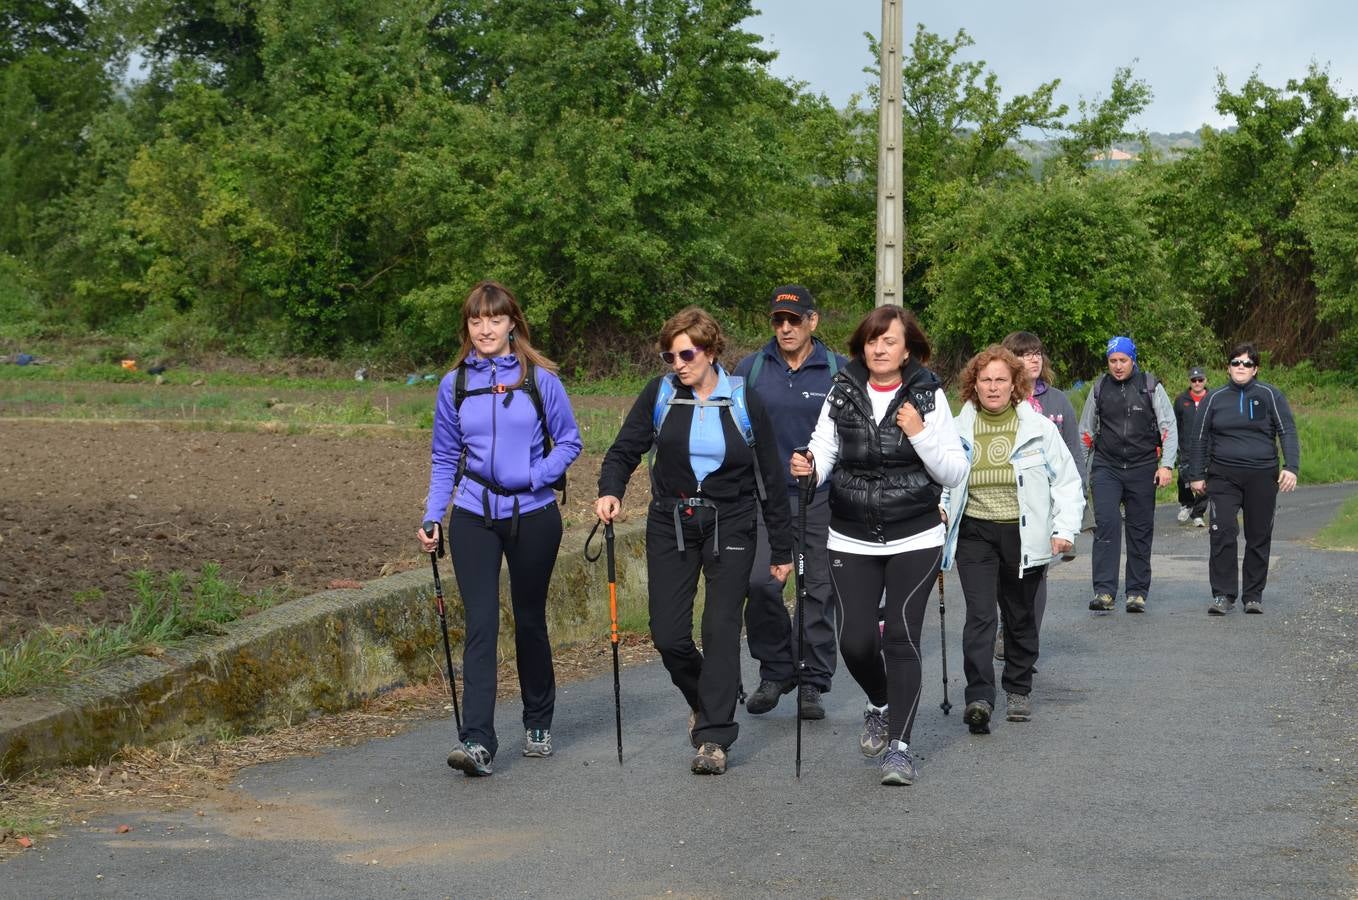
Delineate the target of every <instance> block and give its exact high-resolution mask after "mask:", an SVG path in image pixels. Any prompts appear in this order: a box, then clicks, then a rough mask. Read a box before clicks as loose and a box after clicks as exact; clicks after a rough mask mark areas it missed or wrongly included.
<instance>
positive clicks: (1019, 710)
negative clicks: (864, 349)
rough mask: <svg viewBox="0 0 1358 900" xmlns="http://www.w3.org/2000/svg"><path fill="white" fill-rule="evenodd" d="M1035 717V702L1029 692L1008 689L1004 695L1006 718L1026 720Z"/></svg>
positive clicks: (1013, 720) (1015, 720) (1019, 720)
mask: <svg viewBox="0 0 1358 900" xmlns="http://www.w3.org/2000/svg"><path fill="white" fill-rule="evenodd" d="M1032 717H1033V702H1032V701H1031V700H1029V699H1028V695H1027V694H1015V693H1014V692H1013V691H1008V692H1006V693H1005V695H1004V718H1005V719H1006V720H1007V721H1009V722H1026V721H1028V720H1029V719H1031V718H1032Z"/></svg>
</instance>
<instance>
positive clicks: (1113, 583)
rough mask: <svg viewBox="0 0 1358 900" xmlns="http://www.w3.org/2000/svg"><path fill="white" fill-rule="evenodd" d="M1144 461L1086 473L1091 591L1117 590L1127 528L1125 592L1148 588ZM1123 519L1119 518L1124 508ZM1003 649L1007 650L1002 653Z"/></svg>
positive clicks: (1149, 510) (1149, 498) (1148, 480)
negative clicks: (1090, 496) (1090, 514)
mask: <svg viewBox="0 0 1358 900" xmlns="http://www.w3.org/2000/svg"><path fill="white" fill-rule="evenodd" d="M1158 465H1159V464H1158V463H1155V462H1150V463H1146V464H1145V465H1144V466H1137V467H1135V468H1132V469H1118V468H1114V467H1112V466H1107V465H1098V464H1097V461H1096V465H1095V467H1094V470H1093V471H1092V472H1090V474H1089V487H1090V491H1091V493H1093V495H1094V552H1093V553H1092V554H1090V557H1091V567H1092V568H1093V572H1094V593H1095V594H1109V595H1111V596H1113V597H1116V596H1117V593H1118V562H1119V561H1120V557H1121V555H1122V532H1123V530H1124V528H1125V530H1126V532H1127V575H1126V583H1125V585H1124V586H1125V587H1126V590H1127V594H1128V595H1129V596H1130V595H1132V594H1140V595H1141V596H1143V597H1146V596H1149V594H1150V588H1151V540H1152V538H1154V537H1155V470H1156V468H1157V466H1158ZM1124 511H1125V512H1126V517H1127V518H1126V521H1125V522H1124V521H1123V516H1122V514H1123V512H1124ZM1005 652H1006V653H1008V650H1006V651H1005Z"/></svg>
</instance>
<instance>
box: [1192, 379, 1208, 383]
mask: <svg viewBox="0 0 1358 900" xmlns="http://www.w3.org/2000/svg"><path fill="white" fill-rule="evenodd" d="M1188 380H1189V381H1191V382H1192V383H1193V384H1203V383H1204V382H1206V381H1207V379H1206V378H1190V379H1188Z"/></svg>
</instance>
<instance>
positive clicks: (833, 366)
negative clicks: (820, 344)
mask: <svg viewBox="0 0 1358 900" xmlns="http://www.w3.org/2000/svg"><path fill="white" fill-rule="evenodd" d="M825 359H826V361H827V362H829V363H830V377H831V378H834V377H835V375H836V373H838V372H839V354H837V353H835V351H833V350H831V349H830V348H829V347H826V348H825Z"/></svg>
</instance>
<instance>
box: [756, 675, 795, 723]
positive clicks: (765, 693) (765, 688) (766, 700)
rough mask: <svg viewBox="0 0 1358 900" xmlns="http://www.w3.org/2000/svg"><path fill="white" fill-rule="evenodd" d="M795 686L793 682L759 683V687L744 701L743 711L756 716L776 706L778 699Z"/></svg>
mask: <svg viewBox="0 0 1358 900" xmlns="http://www.w3.org/2000/svg"><path fill="white" fill-rule="evenodd" d="M796 686H797V682H795V681H761V682H759V687H757V688H755V692H754V693H753V694H751V695H750V696H749V697H748V698H747V699H746V701H745V711H746V712H749V713H752V714H754V715H756V716H762V715H763V714H764V713H766V712H768V711H769V710H771V709H773V708H774V707H775V706H777V705H778V698H779V697H782V696H783V695H784V694H786V693H788V692H790V691H791V690H792V689H793V688H795V687H796Z"/></svg>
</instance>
